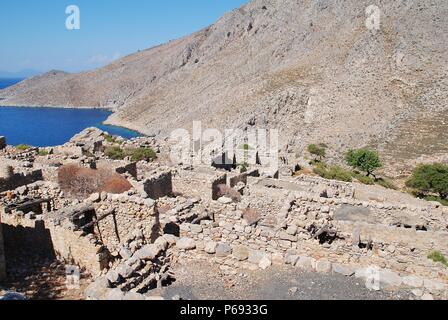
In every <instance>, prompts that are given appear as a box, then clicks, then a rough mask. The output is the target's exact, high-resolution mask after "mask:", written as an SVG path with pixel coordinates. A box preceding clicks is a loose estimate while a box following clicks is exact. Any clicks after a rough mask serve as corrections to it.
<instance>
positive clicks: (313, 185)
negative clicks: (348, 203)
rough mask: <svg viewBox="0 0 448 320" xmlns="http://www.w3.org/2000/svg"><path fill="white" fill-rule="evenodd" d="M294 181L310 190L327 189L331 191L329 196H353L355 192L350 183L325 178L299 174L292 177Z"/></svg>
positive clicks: (319, 190)
mask: <svg viewBox="0 0 448 320" xmlns="http://www.w3.org/2000/svg"><path fill="white" fill-rule="evenodd" d="M293 181H294V183H296V184H298V185H301V186H303V187H307V189H308V190H307V191H310V192H322V191H324V190H328V191H329V192H331V194H330V195H329V197H330V198H333V197H339V198H353V196H354V194H355V187H354V186H353V184H352V183H348V182H342V181H335V180H327V179H323V178H320V177H312V176H306V175H301V176H298V177H296V178H294V179H293Z"/></svg>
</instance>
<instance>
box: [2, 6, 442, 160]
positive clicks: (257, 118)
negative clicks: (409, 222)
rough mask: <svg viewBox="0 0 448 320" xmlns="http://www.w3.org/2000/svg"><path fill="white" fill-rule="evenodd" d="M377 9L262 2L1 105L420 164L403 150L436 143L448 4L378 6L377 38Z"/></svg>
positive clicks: (40, 83)
mask: <svg viewBox="0 0 448 320" xmlns="http://www.w3.org/2000/svg"><path fill="white" fill-rule="evenodd" d="M371 4H372V1H370V0H346V1H339V0H300V1H297V0H253V1H251V2H250V3H248V4H247V5H245V6H243V7H242V8H240V9H237V10H235V11H233V12H230V13H228V14H226V15H225V16H223V17H222V18H221V19H220V20H219V21H217V22H216V23H215V24H214V25H212V26H210V27H208V28H206V29H204V30H201V31H199V32H197V33H195V34H192V35H190V36H187V37H185V38H182V39H179V40H176V41H172V42H169V43H167V44H164V45H162V46H158V47H155V48H151V49H148V50H145V51H142V52H138V53H136V54H133V55H130V56H127V57H125V58H123V59H120V60H118V61H116V62H114V63H112V64H110V65H108V66H106V67H104V68H101V69H97V70H94V71H90V72H85V73H81V74H66V73H62V72H56V71H55V72H50V73H48V74H46V75H43V76H41V77H36V78H33V79H30V80H28V81H25V82H23V83H21V84H18V85H16V86H14V87H11V88H9V89H6V90H3V91H0V98H1V99H2V100H0V103H1V104H3V105H46V106H76V107H81V106H89V107H110V108H113V109H114V110H116V113H115V114H114V115H112V116H111V117H110V119H109V120H108V122H109V123H112V124H118V125H123V126H126V127H130V128H133V129H138V130H139V131H141V132H144V133H147V134H152V133H163V134H166V133H169V131H170V130H171V129H173V128H178V127H182V128H187V129H188V128H190V127H191V123H192V121H193V120H202V121H203V122H204V123H206V124H207V126H210V127H217V128H225V127H235V126H238V127H242V128H245V127H250V126H257V127H272V128H280V129H281V130H282V134H281V137H282V138H283V141H282V144H283V147H285V149H288V150H289V151H290V152H291V154H293V153H295V152H297V151H300V150H302V149H303V147H304V146H305V145H307V144H308V143H311V142H326V143H327V144H328V145H330V146H331V147H332V149H333V151H334V152H335V153H340V152H341V151H342V150H345V149H346V148H348V147H358V146H362V145H366V144H370V145H375V146H377V147H378V148H379V149H380V150H383V152H384V153H385V155H386V156H387V155H390V154H392V151H393V152H395V153H394V157H397V156H398V157H401V156H402V157H403V159H415V158H418V157H420V156H421V155H422V154H423V153H424V152H428V150H427V148H425V149H424V150H423V151H420V149H417V150H415V151H414V150H412V152H404V153H403V154H401V153H400V154H398V155H397V154H396V153H397V150H401V149H403V148H404V149H405V150H408V149H407V148H405V146H406V145H407V144H409V139H414V138H417V139H419V137H420V136H421V135H424V134H425V132H427V130H428V129H427V128H426V124H427V123H428V121H426V122H425V128H424V130H420V129H419V121H418V118H419V117H420V116H421V117H425V119H427V118H428V117H429V118H430V117H431V115H432V114H435V113H436V112H437V113H438V114H440V113H442V114H444V112H446V109H447V106H448V103H447V102H448V98H447V94H446V92H447V91H448V80H447V73H448V63H447V62H448V61H447V60H448V56H447V54H446V53H447V52H448V2H447V1H445V0H431V1H424V0H409V1H386V0H379V1H376V4H377V5H378V7H379V8H380V10H381V25H380V29H379V30H378V31H376V32H374V31H371V30H369V29H368V28H367V27H366V24H365V21H366V14H365V10H366V8H367V7H368V6H369V5H371ZM416 116H417V121H416ZM430 122H431V121H430ZM433 122H434V128H433V130H432V131H433V132H445V131H446V122H444V121H433ZM402 132H403V133H402ZM403 137H405V138H403ZM406 137H409V139H407V138H406ZM389 140H390V141H391V142H390V143H388V141H389ZM420 140H422V139H419V141H420ZM391 143H392V146H391ZM400 144H401V145H400ZM429 152H434V153H437V154H440V153H446V152H448V147H447V145H446V144H442V145H440V146H437V147H435V148H434V149H431V150H430V151H429Z"/></svg>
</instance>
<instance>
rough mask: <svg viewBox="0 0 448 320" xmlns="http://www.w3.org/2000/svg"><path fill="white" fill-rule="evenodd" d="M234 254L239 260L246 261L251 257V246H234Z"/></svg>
mask: <svg viewBox="0 0 448 320" xmlns="http://www.w3.org/2000/svg"><path fill="white" fill-rule="evenodd" d="M232 255H233V256H234V257H235V258H236V259H238V260H239V261H244V260H247V259H248V258H249V248H248V247H246V246H235V247H233V251H232Z"/></svg>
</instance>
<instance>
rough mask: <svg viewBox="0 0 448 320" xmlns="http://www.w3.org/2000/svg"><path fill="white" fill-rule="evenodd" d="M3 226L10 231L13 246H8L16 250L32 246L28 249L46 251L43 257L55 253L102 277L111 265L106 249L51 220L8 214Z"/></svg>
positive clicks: (66, 260) (60, 257)
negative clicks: (103, 271) (108, 261)
mask: <svg viewBox="0 0 448 320" xmlns="http://www.w3.org/2000/svg"><path fill="white" fill-rule="evenodd" d="M2 223H3V227H4V228H7V229H8V230H9V231H8V232H9V236H8V239H9V240H8V242H10V243H6V244H5V245H6V246H11V248H15V249H16V250H20V249H21V246H26V247H28V248H26V249H27V250H33V248H34V250H45V251H46V252H42V254H45V255H51V254H55V256H56V257H57V258H58V259H60V260H61V261H64V262H66V263H68V264H75V265H78V266H80V267H82V268H84V269H85V270H87V271H88V272H89V273H91V274H92V275H98V274H99V273H100V272H101V270H102V269H104V268H105V267H106V266H107V259H105V258H106V257H105V256H104V246H102V245H101V244H99V243H98V242H97V241H96V240H95V239H94V238H93V237H89V236H85V235H83V233H82V232H81V231H72V230H67V229H65V228H63V227H62V226H57V225H55V224H54V223H52V221H49V220H45V221H44V220H31V219H27V218H24V217H19V216H17V215H6V214H4V213H2ZM5 241H7V239H5ZM25 251H26V250H25Z"/></svg>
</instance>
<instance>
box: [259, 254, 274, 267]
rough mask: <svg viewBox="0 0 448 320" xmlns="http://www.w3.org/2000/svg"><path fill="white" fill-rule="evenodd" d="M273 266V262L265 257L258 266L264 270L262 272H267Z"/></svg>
mask: <svg viewBox="0 0 448 320" xmlns="http://www.w3.org/2000/svg"><path fill="white" fill-rule="evenodd" d="M271 265H272V261H271V260H270V259H269V258H268V257H267V256H265V257H263V258H262V259H261V261H260V263H259V264H258V266H259V267H260V268H261V269H262V270H266V269H267V268H269V267H270V266H271Z"/></svg>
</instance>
